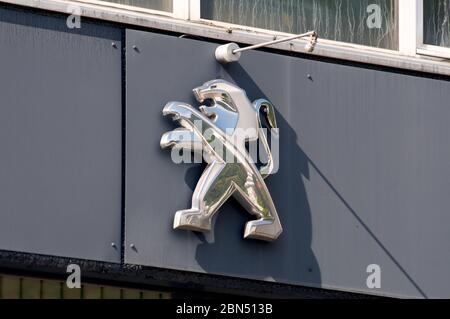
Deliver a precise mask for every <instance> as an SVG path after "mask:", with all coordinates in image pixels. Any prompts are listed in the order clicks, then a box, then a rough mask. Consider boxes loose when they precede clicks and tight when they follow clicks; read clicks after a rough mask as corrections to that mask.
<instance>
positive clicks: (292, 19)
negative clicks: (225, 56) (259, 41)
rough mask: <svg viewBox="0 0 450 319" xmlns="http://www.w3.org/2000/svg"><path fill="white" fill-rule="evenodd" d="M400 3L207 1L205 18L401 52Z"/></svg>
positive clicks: (362, 0) (386, 0) (203, 9)
mask: <svg viewBox="0 0 450 319" xmlns="http://www.w3.org/2000/svg"><path fill="white" fill-rule="evenodd" d="M397 12H398V5H397V0H203V1H202V6H201V15H202V18H204V19H209V20H218V21H224V22H229V23H233V24H241V25H246V26H252V27H258V28H263V29H270V30H275V31H282V32H288V33H303V32H306V31H310V30H315V31H317V32H318V34H319V37H320V38H325V39H330V40H336V41H343V42H351V43H357V44H363V45H370V46H374V47H379V48H386V49H392V50H396V49H398V14H397Z"/></svg>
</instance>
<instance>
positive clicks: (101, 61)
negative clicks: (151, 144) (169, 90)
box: [0, 8, 121, 262]
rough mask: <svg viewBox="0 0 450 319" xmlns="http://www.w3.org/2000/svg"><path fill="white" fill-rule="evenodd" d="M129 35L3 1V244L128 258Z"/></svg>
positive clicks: (93, 256)
mask: <svg viewBox="0 0 450 319" xmlns="http://www.w3.org/2000/svg"><path fill="white" fill-rule="evenodd" d="M112 41H115V42H116V43H117V46H118V47H117V49H114V48H112V46H111V42H112ZM120 41H121V31H120V29H116V28H111V27H107V26H102V25H94V24H91V23H88V22H87V21H84V20H82V21H81V29H73V30H71V29H68V28H67V27H66V17H64V16H60V17H55V16H47V15H40V14H35V13H31V12H29V11H28V12H26V11H21V10H20V11H19V10H12V9H11V10H9V9H5V8H0V48H1V49H0V70H1V71H0V249H5V250H17V251H23V252H32V253H41V254H49V255H59V256H69V257H77V258H86V259H93V260H101V261H110V262H119V261H120V250H118V249H114V248H112V247H111V242H116V243H117V244H118V247H120V240H121V234H120V232H121V52H120V51H121V50H120V47H121V42H120Z"/></svg>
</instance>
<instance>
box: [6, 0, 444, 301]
mask: <svg viewBox="0 0 450 319" xmlns="http://www.w3.org/2000/svg"><path fill="white" fill-rule="evenodd" d="M449 5H450V2H449V1H448V0H445V1H444V0H433V1H422V0H414V1H411V0H374V1H353V0H336V1H319V0H303V1H300V0H299V1H272V0H267V1H240V0H235V1H232V0H209V1H200V0H171V1H166V0H160V1H148V0H147V1H141V0H126V1H94V0H83V1H81V0H80V1H69V0H41V1H38V2H36V1H30V0H6V1H1V2H0V70H1V71H0V101H1V102H0V149H1V151H0V168H1V170H0V273H1V274H2V275H1V277H0V278H1V280H0V296H2V297H4V298H11V297H15V298H18V297H22V298H33V297H35V298H46V297H48V298H68V297H74V298H112V297H116V298H171V297H187V296H198V297H206V296H207V297H213V296H223V295H240V296H253V297H293V298H298V297H314V298H327V297H331V298H334V297H345V298H353V297H363V296H388V297H401V298H448V297H450V288H449V287H450V277H449V276H448V274H447V272H448V271H447V269H448V266H449V265H450V251H449V249H448V242H449V240H450V230H449V227H448V224H449V222H450V215H449V213H448V211H449V208H450V202H449V196H448V193H449V191H450V167H449V165H448V163H450V150H449V148H448V147H447V141H448V137H449V136H450V129H449V125H448V119H449V118H450V109H449V101H450V84H449V75H450V63H449V62H448V58H450V54H449V52H450V49H449V46H450V36H449V32H450V26H449V22H448V21H449V16H450V11H449V10H450V9H449ZM312 30H313V31H315V32H316V33H317V35H318V37H319V39H318V40H317V43H316V44H315V48H314V51H313V52H308V51H310V50H308V49H305V44H308V41H310V39H309V38H302V39H295V40H291V41H286V42H281V43H277V44H274V45H270V46H265V47H262V48H258V49H255V50H248V51H245V52H242V54H241V57H240V59H239V60H238V61H236V62H230V63H227V64H223V63H219V62H218V61H217V59H216V58H215V52H216V49H217V48H218V47H219V46H220V45H223V44H227V43H230V42H233V43H237V44H238V45H239V47H241V48H244V47H246V46H248V45H253V44H258V43H262V42H266V41H270V40H277V39H282V38H283V37H288V36H291V35H292V34H299V33H302V32H307V31H312ZM213 79H220V80H224V81H227V83H232V84H233V85H235V86H236V87H239V88H240V89H242V90H243V91H245V92H246V96H247V97H248V99H249V100H250V101H257V100H258V99H265V100H267V101H270V103H271V104H272V105H273V106H274V110H275V115H276V120H277V128H278V130H279V139H278V144H277V145H276V146H277V148H276V152H277V170H276V172H274V174H271V175H270V176H268V178H267V179H265V184H266V185H267V190H268V192H270V196H271V199H272V200H273V203H274V205H275V206H276V210H277V212H278V215H279V219H280V222H281V225H282V228H283V232H282V233H281V235H280V236H279V237H278V238H277V239H276V240H274V241H273V242H264V241H260V240H254V239H244V238H243V233H244V227H245V225H246V223H247V222H248V221H249V220H251V218H252V217H251V215H249V214H247V213H246V212H245V209H244V208H243V206H242V205H241V204H239V202H238V201H236V200H235V199H229V200H227V201H226V202H224V203H223V205H222V206H221V207H220V208H218V212H217V215H216V217H215V218H214V219H213V222H212V226H211V228H212V231H210V232H197V231H192V229H191V230H189V229H188V230H186V229H173V224H174V214H175V212H177V211H180V210H183V209H186V208H188V207H190V205H191V198H192V194H193V193H195V192H196V187H198V184H199V179H200V180H204V179H201V178H200V177H201V176H202V174H203V172H204V170H205V164H204V163H192V164H187V163H183V164H176V163H174V161H173V157H171V154H173V153H172V152H171V151H169V150H162V149H161V136H162V135H163V134H164V133H165V132H170V131H172V130H174V129H175V128H176V127H177V125H176V124H175V123H174V122H173V121H171V120H170V119H168V118H167V117H165V116H163V107H164V105H166V103H167V102H169V101H180V102H184V103H187V104H190V105H193V106H195V107H197V106H198V105H199V104H200V103H199V99H198V98H197V100H196V96H195V95H194V94H193V92H192V90H193V89H194V88H197V87H199V86H201V85H202V84H203V83H205V82H207V81H210V80H213ZM197 97H198V96H197ZM219 104H220V103H219ZM255 114H256V113H255ZM241 116H242V114H241ZM269 124H270V123H269ZM274 145H275V144H273V143H271V147H272V148H273V147H274ZM233 178H234V177H233ZM263 183H264V182H263ZM221 204H222V203H221ZM185 228H186V227H185ZM196 230H198V229H196ZM70 265H75V267H78V268H79V270H80V274H81V283H82V284H81V287H80V288H74V289H69V288H68V287H67V285H66V278H67V277H68V276H70V275H71V271H69V272H68V266H70ZM69 269H73V268H70V267H69Z"/></svg>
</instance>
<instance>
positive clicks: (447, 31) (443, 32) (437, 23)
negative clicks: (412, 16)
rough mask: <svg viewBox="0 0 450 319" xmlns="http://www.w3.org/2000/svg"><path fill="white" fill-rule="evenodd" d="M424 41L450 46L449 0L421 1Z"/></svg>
mask: <svg viewBox="0 0 450 319" xmlns="http://www.w3.org/2000/svg"><path fill="white" fill-rule="evenodd" d="M423 11H424V13H423V14H424V17H423V27H424V28H423V29H424V30H423V37H424V43H426V44H432V45H438V46H443V47H449V46H450V21H449V20H450V0H425V1H424V3H423Z"/></svg>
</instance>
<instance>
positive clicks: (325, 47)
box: [1, 0, 450, 76]
mask: <svg viewBox="0 0 450 319" xmlns="http://www.w3.org/2000/svg"><path fill="white" fill-rule="evenodd" d="M84 1H87V0H84ZM184 1H186V0H184ZM194 1H196V0H194ZM406 1H408V0H406ZM409 1H411V0H409ZM414 1H416V0H414ZM1 2H5V3H11V4H16V5H21V6H26V7H32V8H38V9H44V10H50V11H56V12H62V13H68V12H69V11H68V9H70V8H72V9H73V6H74V5H77V6H79V8H80V12H81V16H84V17H89V18H94V19H101V20H107V21H113V22H118V23H124V24H129V25H136V26H141V27H147V28H154V29H160V30H166V31H172V32H177V33H182V34H189V35H195V36H200V37H205V38H211V39H220V40H224V41H229V42H240V43H245V44H257V43H260V42H265V41H270V40H273V38H274V33H273V32H255V31H249V30H246V29H242V28H237V27H234V26H231V27H230V26H229V27H225V26H223V24H222V25H220V24H219V23H215V22H205V21H188V20H181V19H175V18H172V17H168V16H167V15H164V14H163V13H161V14H157V13H155V14H147V13H142V12H138V11H135V10H126V9H121V8H116V7H109V6H108V7H106V6H104V5H99V4H91V3H87V2H77V1H66V0H1ZM319 37H320V34H319ZM304 41H305V40H302V39H300V40H294V41H291V42H288V43H279V44H276V45H274V46H273V48H275V49H279V50H284V51H291V52H300V53H304V52H305V51H304V45H305V42H304ZM312 54H313V55H319V56H324V57H330V58H336V59H341V60H348V61H355V62H362V63H369V64H375V65H382V66H387V67H394V68H400V69H407V70H414V71H421V72H428V73H435V74H441V75H449V76H450V62H448V61H436V60H430V59H427V58H425V57H424V58H422V57H410V56H403V55H401V54H400V53H398V52H395V51H389V50H380V49H374V48H370V47H363V46H356V45H352V44H346V43H337V42H334V41H327V40H322V39H320V38H319V41H318V43H317V45H316V49H315V50H314V53H312Z"/></svg>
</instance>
